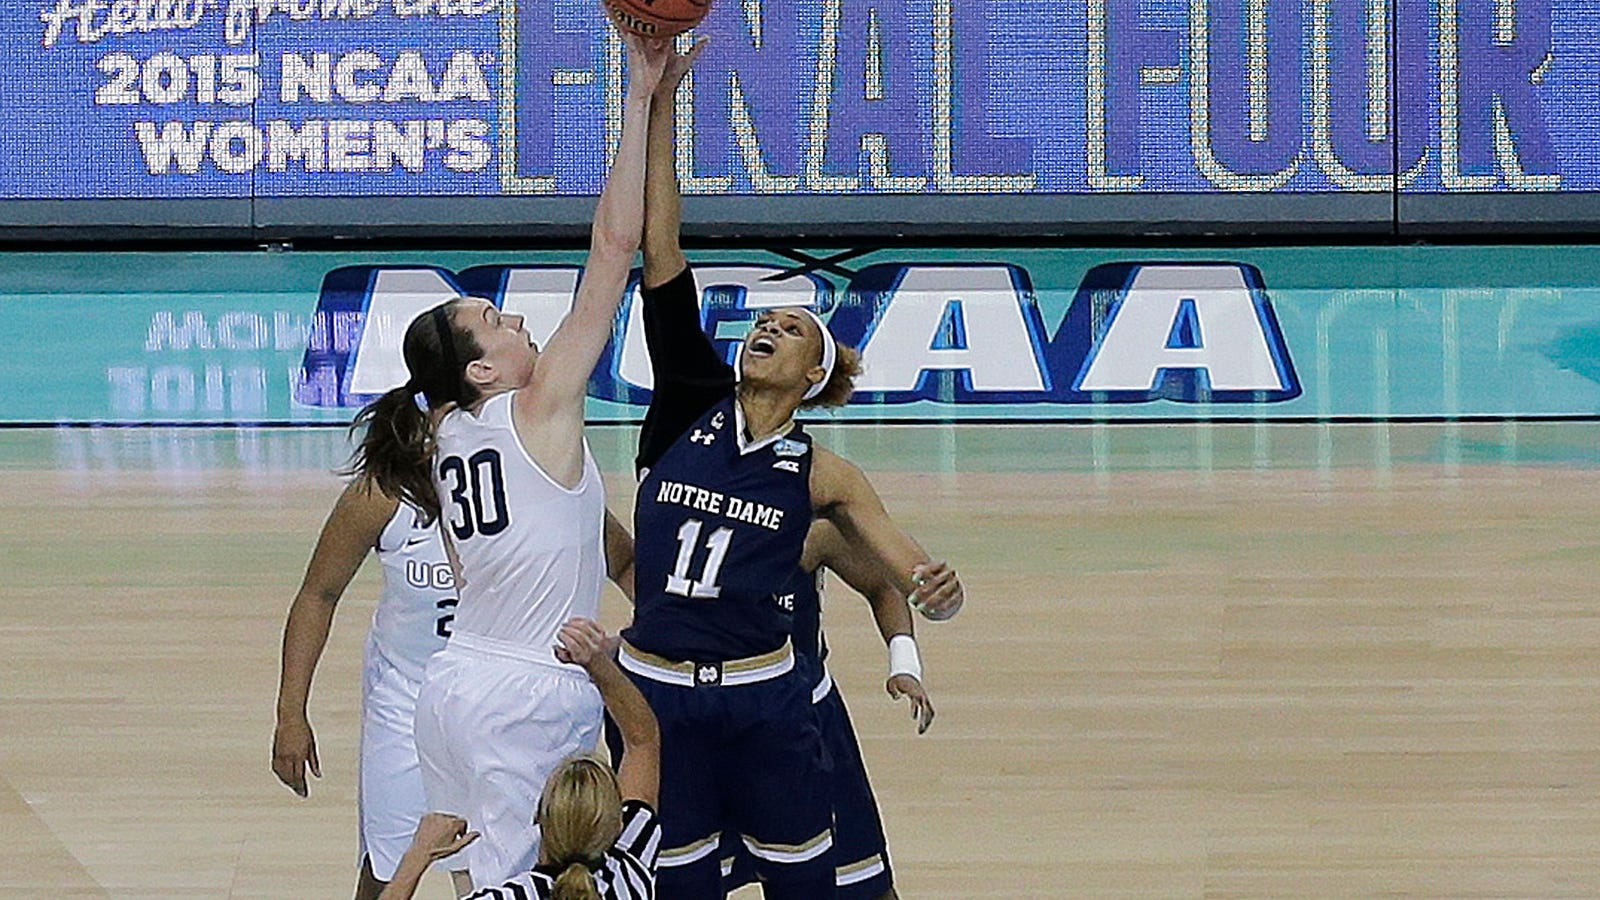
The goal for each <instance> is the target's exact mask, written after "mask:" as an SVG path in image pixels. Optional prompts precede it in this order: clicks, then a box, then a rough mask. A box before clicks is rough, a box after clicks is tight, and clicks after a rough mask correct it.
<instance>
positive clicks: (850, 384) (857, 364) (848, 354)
mask: <svg viewBox="0 0 1600 900" xmlns="http://www.w3.org/2000/svg"><path fill="white" fill-rule="evenodd" d="M863 371H865V370H864V369H863V368H862V366H861V353H860V352H859V351H857V350H856V348H854V347H851V346H848V345H846V344H839V345H838V354H837V356H836V357H835V359H834V363H833V373H832V374H831V375H829V376H828V384H827V386H826V387H824V388H823V389H822V392H821V393H819V394H817V395H816V396H815V397H812V398H811V399H810V400H806V401H803V402H802V403H801V404H800V408H801V409H816V408H817V407H830V408H831V407H839V406H843V405H845V404H846V403H849V402H850V395H851V394H854V393H855V392H856V378H858V377H860V375H861V373H862V372H863Z"/></svg>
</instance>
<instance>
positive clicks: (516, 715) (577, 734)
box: [416, 633, 602, 887]
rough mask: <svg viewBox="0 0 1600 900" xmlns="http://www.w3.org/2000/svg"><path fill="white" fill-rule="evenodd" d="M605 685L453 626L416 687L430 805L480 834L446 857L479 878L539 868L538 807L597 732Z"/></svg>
mask: <svg viewBox="0 0 1600 900" xmlns="http://www.w3.org/2000/svg"><path fill="white" fill-rule="evenodd" d="M601 711H602V705H601V702H600V692H599V691H598V690H597V689H596V688H595V686H594V684H593V682H591V681H590V680H589V676H588V675H587V674H586V673H584V672H583V671H581V670H576V669H567V668H563V667H561V666H558V665H554V664H551V663H547V662H541V661H537V660H536V659H535V658H533V657H531V656H530V657H528V658H521V657H517V656H514V655H510V654H508V653H504V652H501V651H500V648H499V647H498V646H491V645H490V644H488V643H486V642H484V641H482V639H474V638H473V637H472V636H469V635H461V634H459V633H458V634H456V635H455V636H454V637H452V638H451V639H450V643H449V644H447V645H446V646H445V649H443V650H441V651H439V653H438V654H436V655H435V656H434V657H433V659H432V660H431V661H430V662H429V663H428V670H427V673H426V675H425V676H424V679H423V684H422V688H421V690H420V691H419V693H418V696H417V726H416V732H417V755H418V758H419V761H420V763H421V766H422V787H423V790H424V792H425V793H426V795H427V800H428V808H429V809H430V810H433V811H436V812H445V813H450V814H452V815H457V816H460V817H462V818H464V819H466V820H467V827H468V828H470V829H472V830H474V831H478V832H480V833H481V834H482V837H480V838H479V839H478V840H476V841H474V842H473V843H472V844H470V845H468V846H467V848H466V849H465V850H463V851H461V853H460V855H458V856H454V857H450V858H449V859H446V860H444V865H445V866H446V867H447V868H449V869H453V870H460V869H466V870H467V871H468V872H469V873H470V875H471V877H472V882H473V884H474V885H475V886H477V887H484V886H486V885H497V884H501V883H504V882H506V881H509V880H511V878H513V877H515V876H517V875H520V874H522V873H523V872H526V871H527V870H529V869H531V868H533V866H534V864H535V863H537V862H538V857H539V838H538V831H537V829H536V828H535V827H534V824H533V814H534V811H535V810H536V809H537V807H538V803H539V795H540V794H542V793H543V792H544V784H545V781H546V780H547V779H548V778H549V777H550V773H551V772H553V771H554V770H555V768H556V766H557V765H558V764H559V763H560V762H561V761H562V760H563V759H565V758H567V757H568V756H571V755H573V754H575V753H589V752H593V750H594V749H595V747H596V746H597V744H598V742H599V740H600V722H601Z"/></svg>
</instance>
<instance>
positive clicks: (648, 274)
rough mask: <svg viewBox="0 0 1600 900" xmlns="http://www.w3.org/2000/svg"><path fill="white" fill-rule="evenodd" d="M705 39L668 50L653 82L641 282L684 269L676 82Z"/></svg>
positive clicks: (658, 281)
mask: <svg viewBox="0 0 1600 900" xmlns="http://www.w3.org/2000/svg"><path fill="white" fill-rule="evenodd" d="M706 42H707V38H700V39H699V40H697V41H695V43H694V46H693V47H691V48H690V50H689V52H688V53H685V54H682V55H679V54H673V56H672V58H671V59H670V60H668V61H667V67H666V72H665V73H664V74H663V75H662V76H661V83H660V84H659V85H657V86H656V94H655V99H654V100H653V101H652V102H651V104H650V136H649V140H648V143H647V150H646V154H647V160H646V164H645V188H644V191H645V193H644V208H645V219H644V286H645V287H647V288H655V287H660V286H661V285H663V284H666V283H667V282H668V281H671V280H672V279H673V277H674V276H676V275H677V274H678V273H679V272H682V271H683V270H684V267H685V266H687V265H688V264H689V260H688V259H687V258H686V257H684V255H683V247H682V246H681V245H680V244H679V231H680V228H681V226H682V224H683V196H682V194H681V193H680V191H679V189H678V168H677V153H676V152H675V151H676V144H677V141H676V138H677V118H678V112H677V110H678V107H677V97H678V85H679V84H681V83H682V82H683V76H685V75H687V74H688V73H689V69H690V68H691V67H692V66H693V65H694V61H695V58H696V57H698V56H699V55H700V52H701V51H702V50H704V49H705V46H706Z"/></svg>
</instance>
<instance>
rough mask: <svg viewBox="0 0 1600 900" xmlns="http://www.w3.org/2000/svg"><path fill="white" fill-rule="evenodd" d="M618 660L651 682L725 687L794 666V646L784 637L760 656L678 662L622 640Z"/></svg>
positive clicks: (768, 677)
mask: <svg viewBox="0 0 1600 900" xmlns="http://www.w3.org/2000/svg"><path fill="white" fill-rule="evenodd" d="M617 662H618V663H620V664H621V665H622V667H623V668H624V669H627V670H628V671H630V672H632V673H634V674H635V675H642V676H644V677H645V678H649V679H651V680H652V681H661V682H665V683H667V684H676V685H681V686H685V687H696V686H699V687H715V686H724V687H728V686H736V685H741V684H754V683H756V682H758V681H769V680H771V679H773V678H777V677H778V676H780V675H782V674H784V673H785V672H788V671H789V670H791V669H793V668H794V646H793V645H792V644H790V643H789V641H787V640H785V641H784V642H783V646H782V647H779V648H778V649H776V650H774V651H772V652H771V653H763V654H761V655H760V656H749V657H745V658H744V659H730V660H727V661H725V662H680V661H678V660H671V659H667V658H666V657H664V656H657V655H655V654H654V653H646V652H644V651H643V650H640V649H639V648H637V647H635V646H633V645H632V644H630V643H628V642H627V641H623V642H622V647H621V649H620V650H619V651H618V653H617Z"/></svg>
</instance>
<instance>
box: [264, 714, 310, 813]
mask: <svg viewBox="0 0 1600 900" xmlns="http://www.w3.org/2000/svg"><path fill="white" fill-rule="evenodd" d="M306 769H310V770H311V774H313V775H315V776H317V777H318V778H321V777H322V763H321V762H319V761H318V760H317V736H316V735H315V734H313V733H312V732H311V723H310V722H309V721H307V720H305V719H291V720H289V721H285V722H279V723H278V727H277V728H276V729H275V730H274V731H273V732H272V774H274V775H276V776H278V780H279V781H281V782H283V783H284V784H286V785H288V786H289V790H291V791H294V792H295V793H296V794H299V795H300V796H302V797H304V796H306V793H307V791H306Z"/></svg>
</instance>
